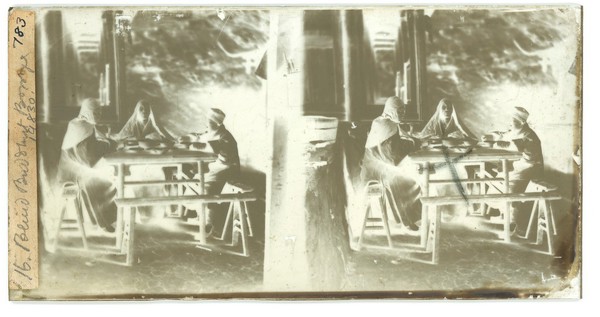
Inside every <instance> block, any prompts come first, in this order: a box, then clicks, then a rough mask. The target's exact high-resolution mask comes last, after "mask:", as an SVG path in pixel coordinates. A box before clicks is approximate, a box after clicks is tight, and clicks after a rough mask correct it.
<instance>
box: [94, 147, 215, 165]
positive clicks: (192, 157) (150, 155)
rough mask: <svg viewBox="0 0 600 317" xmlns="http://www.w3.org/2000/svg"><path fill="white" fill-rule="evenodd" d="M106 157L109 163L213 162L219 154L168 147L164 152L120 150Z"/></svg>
mask: <svg viewBox="0 0 600 317" xmlns="http://www.w3.org/2000/svg"><path fill="white" fill-rule="evenodd" d="M104 158H105V159H106V162H107V163H109V164H120V163H124V164H176V163H197V162H199V161H200V162H213V161H215V160H216V159H217V156H216V155H215V154H213V153H208V152H203V151H198V150H188V149H168V150H166V151H164V152H163V153H159V152H152V151H147V150H140V151H128V150H119V151H116V152H113V153H109V154H107V155H106V156H105V157H104Z"/></svg>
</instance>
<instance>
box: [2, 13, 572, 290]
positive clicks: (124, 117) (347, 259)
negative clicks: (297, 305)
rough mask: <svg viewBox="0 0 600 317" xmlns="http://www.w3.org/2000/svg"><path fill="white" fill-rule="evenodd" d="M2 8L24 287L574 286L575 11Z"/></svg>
mask: <svg viewBox="0 0 600 317" xmlns="http://www.w3.org/2000/svg"><path fill="white" fill-rule="evenodd" d="M23 12H28V13H27V14H29V15H25V13H23ZM8 23H9V37H8V39H9V41H8V48H9V59H10V58H13V59H12V61H13V62H10V63H9V99H10V98H11V96H14V97H13V98H15V99H10V100H13V101H10V100H9V118H10V120H9V153H8V157H9V180H8V185H9V189H8V190H9V212H10V215H9V259H8V260H9V287H10V298H11V300H132V299H139V300H142V299H144V300H145V299H206V298H209V299H227V298H235V299H246V298H258V299H320V298H325V299H349V298H364V299H367V298H369V299H373V298H397V299H444V298H454V299H456V298H467V299H517V298H568V299H578V298H580V297H581V257H582V254H581V225H582V222H581V217H582V209H581V177H582V172H581V169H582V155H581V153H582V94H581V91H582V89H581V87H582V25H581V23H582V8H581V6H578V5H544V6H539V5H538V6H533V5H529V6H517V5H512V6H465V5H462V6H458V5H455V6H443V5H436V6H382V7H371V6H363V7H362V8H360V7H358V8H356V7H353V8H350V7H348V8H344V7H307V8H301V7H247V8H244V7H222V8H217V7H32V8H12V9H11V12H9V21H8ZM13 31H14V32H13ZM21 34H22V35H21ZM26 49H29V51H28V52H29V53H18V52H21V51H23V50H26ZM17 50H21V51H17ZM13 52H14V53H13ZM11 54H12V55H11ZM10 65H14V66H10ZM10 67H15V68H14V73H13V72H12V71H11V70H12V69H13V68H10ZM13 92H14V95H11V94H13ZM24 96H27V97H25V98H24ZM29 96H31V97H29ZM27 149H31V150H29V151H33V152H27V151H28V150H27ZM33 171H35V172H33ZM30 180H32V181H30ZM23 195H25V196H23ZM33 223H37V227H36V226H34V225H33ZM29 224H31V226H30V225H29ZM32 237H35V238H32ZM34 255H35V256H34Z"/></svg>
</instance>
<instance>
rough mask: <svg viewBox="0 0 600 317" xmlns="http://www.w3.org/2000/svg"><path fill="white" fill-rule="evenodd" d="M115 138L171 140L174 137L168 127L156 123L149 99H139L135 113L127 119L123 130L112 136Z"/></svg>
mask: <svg viewBox="0 0 600 317" xmlns="http://www.w3.org/2000/svg"><path fill="white" fill-rule="evenodd" d="M112 138H113V139H115V140H125V139H136V140H144V139H149V140H159V141H171V140H172V139H173V137H171V135H170V134H169V133H168V132H167V130H166V129H164V128H163V127H161V126H159V125H158V124H157V123H156V119H155V117H154V112H153V111H152V107H151V106H150V104H149V103H148V102H147V101H144V100H140V101H138V103H137V105H136V106H135V109H134V110H133V114H132V115H131V117H130V118H129V120H127V122H126V123H125V125H123V128H122V129H121V131H120V132H119V133H118V134H116V135H115V136H113V137H112Z"/></svg>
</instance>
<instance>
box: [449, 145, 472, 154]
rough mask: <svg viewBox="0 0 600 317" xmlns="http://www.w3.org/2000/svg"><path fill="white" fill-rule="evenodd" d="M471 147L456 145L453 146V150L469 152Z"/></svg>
mask: <svg viewBox="0 0 600 317" xmlns="http://www.w3.org/2000/svg"><path fill="white" fill-rule="evenodd" d="M470 149H471V148H470V147H465V146H455V147H453V148H451V151H452V152H455V153H467V152H469V150H470Z"/></svg>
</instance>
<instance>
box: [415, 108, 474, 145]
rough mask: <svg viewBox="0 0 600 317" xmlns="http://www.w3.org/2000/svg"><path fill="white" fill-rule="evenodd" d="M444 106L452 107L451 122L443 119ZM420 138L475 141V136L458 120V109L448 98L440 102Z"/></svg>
mask: <svg viewBox="0 0 600 317" xmlns="http://www.w3.org/2000/svg"><path fill="white" fill-rule="evenodd" d="M444 105H446V107H452V114H451V115H450V120H448V122H446V121H445V120H444V118H443V109H442V108H443V106H444ZM419 136H420V137H421V138H424V139H425V138H431V137H438V138H448V137H450V138H457V139H467V138H471V139H474V136H473V134H472V133H471V132H470V131H469V130H468V129H467V128H466V126H465V125H464V124H462V122H461V121H460V120H459V119H458V115H457V114H456V108H455V107H454V106H453V105H452V102H451V101H450V100H448V99H447V98H442V100H440V102H439V103H438V106H437V109H436V111H435V113H434V114H433V116H431V119H429V122H427V124H426V125H425V127H424V128H423V130H422V131H421V133H420V134H419Z"/></svg>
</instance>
